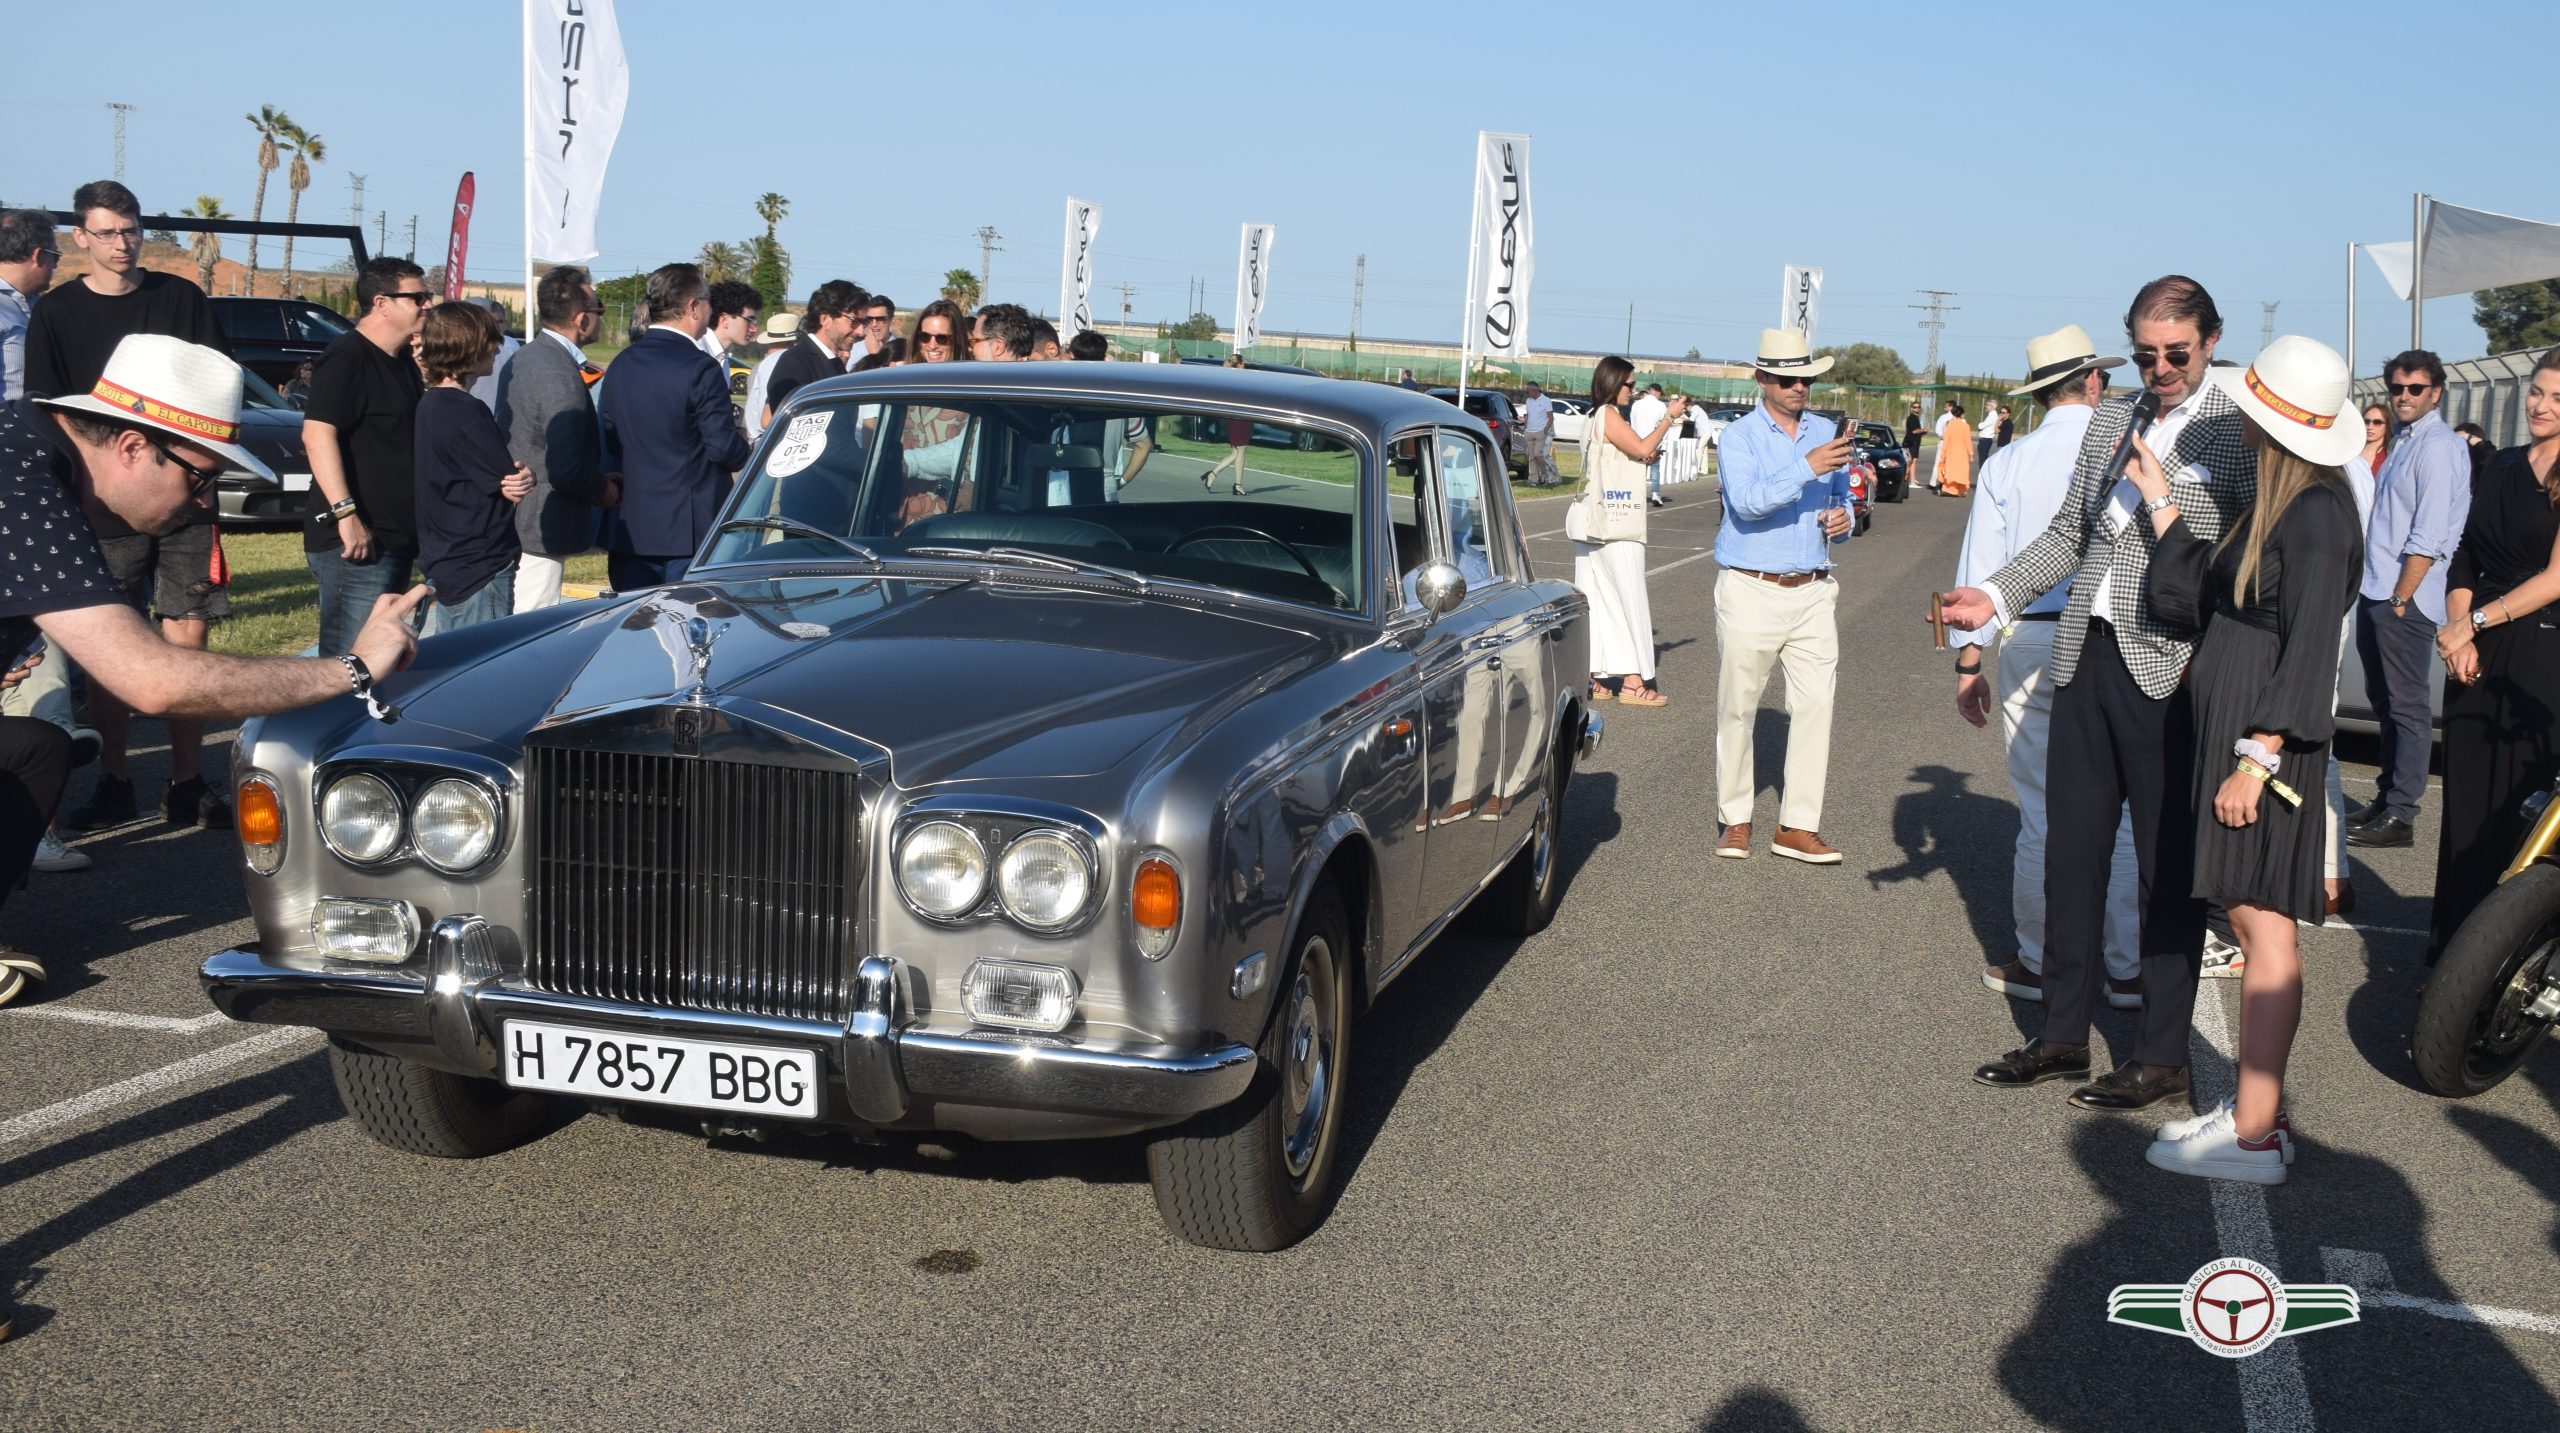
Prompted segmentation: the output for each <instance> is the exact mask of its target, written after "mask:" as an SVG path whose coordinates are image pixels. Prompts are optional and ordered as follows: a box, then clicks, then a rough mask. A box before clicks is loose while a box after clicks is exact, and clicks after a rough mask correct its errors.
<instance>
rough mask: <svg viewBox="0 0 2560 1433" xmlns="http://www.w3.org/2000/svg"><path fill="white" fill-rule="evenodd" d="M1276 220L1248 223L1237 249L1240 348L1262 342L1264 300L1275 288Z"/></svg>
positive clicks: (1237, 310) (1238, 334)
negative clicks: (1272, 243) (1273, 261)
mask: <svg viewBox="0 0 2560 1433" xmlns="http://www.w3.org/2000/svg"><path fill="white" fill-rule="evenodd" d="M1279 232H1280V229H1279V226H1278V225H1276V224H1253V223H1248V224H1246V225H1245V226H1244V238H1243V241H1242V243H1241V244H1240V245H1239V246H1238V247H1237V249H1236V352H1238V353H1242V352H1244V351H1245V350H1246V349H1248V348H1251V347H1253V346H1254V345H1255V344H1257V343H1260V342H1262V301H1263V299H1265V298H1266V297H1268V296H1269V295H1270V292H1271V241H1272V239H1273V238H1274V237H1275V236H1276V235H1278V233H1279Z"/></svg>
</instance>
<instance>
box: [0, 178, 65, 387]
mask: <svg viewBox="0 0 2560 1433" xmlns="http://www.w3.org/2000/svg"><path fill="white" fill-rule="evenodd" d="M61 261H62V247H61V245H60V244H59V243H58V242H56V240H55V238H54V231H53V216H52V215H50V214H47V213H46V212H44V211H43V210H42V209H11V210H7V211H5V212H0V398H5V399H7V400H8V401H9V402H12V403H15V402H17V401H18V400H19V399H20V398H23V397H25V396H26V392H27V320H28V318H29V317H30V316H31V315H32V313H33V312H34V304H35V299H36V295H38V294H40V293H43V292H44V291H45V290H46V289H47V288H50V287H51V286H52V284H53V267H54V265H55V264H58V263H60V262H61Z"/></svg>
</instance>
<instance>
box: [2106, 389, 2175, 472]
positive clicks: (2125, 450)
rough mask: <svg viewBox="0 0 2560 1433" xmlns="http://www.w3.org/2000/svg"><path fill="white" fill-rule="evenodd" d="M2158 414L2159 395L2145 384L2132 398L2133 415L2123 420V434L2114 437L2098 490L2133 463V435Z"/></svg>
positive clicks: (2146, 425)
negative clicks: (2134, 397) (2104, 475)
mask: <svg viewBox="0 0 2560 1433" xmlns="http://www.w3.org/2000/svg"><path fill="white" fill-rule="evenodd" d="M2159 416H2160V395H2159V394H2158V393H2156V392H2154V391H2153V390H2152V389H2151V387H2150V385H2148V384H2145V385H2144V386H2143V389H2142V396H2140V397H2138V398H2136V399H2134V400H2133V416H2132V417H2131V418H2129V419H2127V420H2126V421H2125V425H2124V436H2123V437H2120V438H2118V439H2116V450H2115V452H2114V453H2113V454H2111V455H2109V456H2108V458H2107V472H2106V478H2105V481H2104V483H2102V484H2101V485H2100V487H2099V491H2100V492H2104V491H2106V485H2108V484H2112V483H2114V482H2115V480H2116V479H2118V478H2121V477H2123V476H2124V470H2125V469H2126V468H2127V467H2130V466H2131V465H2132V463H2133V435H2134V434H2136V433H2139V432H2141V431H2142V430H2143V429H2144V428H2146V427H2148V426H2149V425H2150V423H2151V420H2152V419H2154V418H2157V417H2159Z"/></svg>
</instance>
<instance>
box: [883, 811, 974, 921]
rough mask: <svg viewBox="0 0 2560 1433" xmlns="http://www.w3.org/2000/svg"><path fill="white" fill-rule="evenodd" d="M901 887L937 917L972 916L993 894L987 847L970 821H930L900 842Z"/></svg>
mask: <svg viewBox="0 0 2560 1433" xmlns="http://www.w3.org/2000/svg"><path fill="white" fill-rule="evenodd" d="M898 886H899V888H900V889H902V890H904V891H905V892H906V893H907V899H908V900H910V901H913V902H915V904H916V908H917V909H918V910H921V911H923V912H924V913H925V914H926V915H929V916H932V917H934V918H935V919H937V920H951V919H953V918H955V917H958V916H964V915H967V914H968V913H969V912H971V911H973V910H975V909H977V907H978V902H979V901H980V900H981V899H983V898H984V897H985V896H986V893H987V849H986V847H984V846H981V845H979V844H978V838H977V837H976V836H975V835H972V834H971V833H970V831H969V828H968V827H966V826H961V825H957V824H955V823H953V822H949V821H927V822H926V823H924V824H923V825H921V826H918V827H917V828H915V829H914V830H912V831H910V832H908V833H907V839H906V840H905V841H903V842H901V843H900V844H899V846H898Z"/></svg>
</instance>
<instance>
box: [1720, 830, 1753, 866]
mask: <svg viewBox="0 0 2560 1433" xmlns="http://www.w3.org/2000/svg"><path fill="white" fill-rule="evenodd" d="M1716 854H1717V855H1719V856H1722V857H1724V858H1725V859H1727V860H1729V861H1747V860H1750V859H1751V823H1750V822H1748V821H1737V822H1735V823H1734V824H1732V825H1730V826H1727V827H1725V828H1724V834H1723V835H1721V836H1718V837H1717V838H1716Z"/></svg>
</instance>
